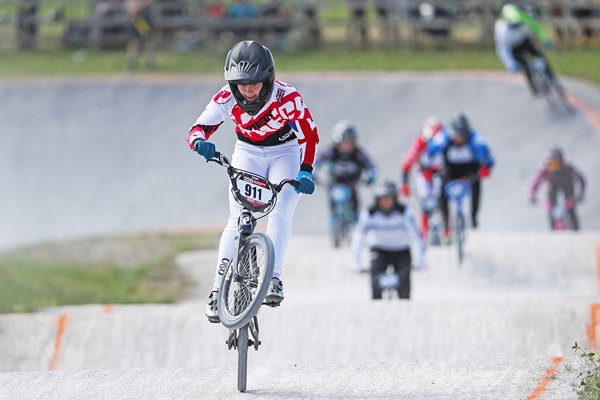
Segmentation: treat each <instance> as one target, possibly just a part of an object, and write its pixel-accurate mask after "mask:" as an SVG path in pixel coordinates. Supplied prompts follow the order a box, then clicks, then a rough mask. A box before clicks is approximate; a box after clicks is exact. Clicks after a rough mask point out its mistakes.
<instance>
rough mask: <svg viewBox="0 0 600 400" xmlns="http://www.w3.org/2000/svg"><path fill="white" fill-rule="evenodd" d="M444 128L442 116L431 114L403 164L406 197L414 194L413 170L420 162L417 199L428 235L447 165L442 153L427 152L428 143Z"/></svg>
mask: <svg viewBox="0 0 600 400" xmlns="http://www.w3.org/2000/svg"><path fill="white" fill-rule="evenodd" d="M443 127H444V125H443V123H442V121H441V120H440V119H439V118H438V117H436V116H430V117H428V118H427V119H426V120H425V122H424V123H423V129H422V130H421V132H420V133H419V135H418V136H417V137H416V138H415V140H414V141H413V143H412V144H411V146H410V148H409V149H408V151H407V152H406V155H405V156H404V161H403V163H402V186H401V188H400V193H401V194H402V195H403V196H406V197H408V196H410V186H409V180H410V170H411V169H412V166H413V165H414V164H416V163H418V164H419V172H418V174H417V175H416V177H415V186H416V189H417V190H416V192H417V198H418V200H419V204H420V206H421V234H422V235H423V237H425V238H426V237H427V235H428V232H429V217H430V216H431V213H432V212H433V211H434V210H435V209H436V208H437V202H438V198H439V196H440V188H441V180H440V177H439V175H438V174H439V172H440V171H441V170H442V167H443V165H444V161H443V158H442V156H441V154H440V153H437V154H433V155H432V154H431V153H429V152H427V151H426V150H427V143H429V141H430V140H431V139H432V138H433V137H434V136H435V135H436V134H437V133H438V132H440V131H441V130H442V128H443Z"/></svg>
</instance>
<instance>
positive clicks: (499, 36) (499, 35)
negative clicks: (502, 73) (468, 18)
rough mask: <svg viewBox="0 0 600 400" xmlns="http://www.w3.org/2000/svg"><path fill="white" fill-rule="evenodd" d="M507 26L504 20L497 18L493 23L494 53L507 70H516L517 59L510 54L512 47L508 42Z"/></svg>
mask: <svg viewBox="0 0 600 400" xmlns="http://www.w3.org/2000/svg"><path fill="white" fill-rule="evenodd" d="M507 30H508V27H507V25H506V22H505V21H502V20H498V21H496V24H495V25H494V44H495V45H496V55H497V56H498V58H499V59H500V61H502V64H504V66H505V67H506V69H507V70H509V71H516V70H517V61H516V60H515V58H514V57H513V55H512V48H511V46H510V43H508V35H507V33H508V32H507Z"/></svg>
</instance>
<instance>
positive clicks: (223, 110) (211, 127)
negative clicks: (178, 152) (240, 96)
mask: <svg viewBox="0 0 600 400" xmlns="http://www.w3.org/2000/svg"><path fill="white" fill-rule="evenodd" d="M233 102H234V100H233V96H232V95H231V92H230V91H229V90H228V89H227V88H226V87H224V88H223V89H221V91H220V92H219V93H217V94H216V95H215V96H214V97H213V98H212V100H211V101H210V102H209V103H208V105H207V106H206V108H205V109H204V111H203V112H202V114H200V116H199V117H198V119H196V122H195V123H194V125H193V126H192V128H191V129H190V132H189V133H188V139H187V140H188V145H189V146H190V148H191V149H193V148H194V144H195V143H196V141H197V140H208V139H209V138H210V136H211V135H212V134H213V133H215V132H216V130H217V129H218V128H219V126H221V124H222V123H223V121H225V119H226V118H227V116H228V114H229V112H228V110H229V109H230V108H228V107H231V106H232V103H233Z"/></svg>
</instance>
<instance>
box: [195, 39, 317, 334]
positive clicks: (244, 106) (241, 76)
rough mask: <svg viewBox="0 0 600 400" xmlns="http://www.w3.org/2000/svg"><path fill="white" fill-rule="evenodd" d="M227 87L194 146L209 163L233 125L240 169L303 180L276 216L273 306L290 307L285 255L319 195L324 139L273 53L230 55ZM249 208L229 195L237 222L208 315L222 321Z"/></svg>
mask: <svg viewBox="0 0 600 400" xmlns="http://www.w3.org/2000/svg"><path fill="white" fill-rule="evenodd" d="M225 80H226V81H227V85H225V86H224V87H223V88H221V90H220V91H219V92H218V93H217V94H216V95H215V96H214V97H213V98H212V100H211V101H210V102H209V103H208V105H207V106H206V109H205V110H204V111H203V112H202V114H200V116H199V117H198V119H197V120H196V122H195V123H194V125H193V126H192V128H191V130H190V132H189V134H188V145H189V146H190V148H191V149H192V150H194V151H195V152H197V153H198V154H200V155H201V156H202V157H204V158H206V159H207V160H209V159H211V158H213V156H214V154H215V151H216V148H215V145H214V144H213V143H211V142H210V141H209V139H210V137H211V135H212V134H213V133H215V132H216V131H217V129H218V128H219V126H221V124H222V123H223V122H224V121H225V119H227V118H229V119H231V120H232V121H233V122H234V124H235V132H236V134H237V138H238V140H237V142H236V144H235V150H234V151H233V155H232V157H231V165H232V166H234V167H235V168H238V169H242V170H245V171H248V172H252V173H255V174H258V175H260V176H264V177H266V178H267V179H269V180H270V181H272V182H280V181H282V180H283V179H294V178H295V179H296V180H297V181H298V183H299V186H298V188H297V189H292V188H291V187H290V186H285V187H284V188H283V189H282V190H281V192H279V196H278V198H277V204H276V205H275V207H274V208H273V211H272V212H271V213H270V214H269V219H268V226H267V235H268V236H269V238H270V239H271V240H272V241H273V247H274V250H275V267H274V270H273V277H272V278H271V283H270V285H269V290H268V292H267V295H266V297H265V303H266V304H267V305H269V306H273V307H274V306H278V305H279V304H280V303H281V302H282V301H283V298H284V296H283V283H282V281H281V279H280V277H281V272H282V268H283V256H284V254H285V250H286V248H287V244H288V241H289V239H290V236H291V234H292V220H293V217H294V211H295V209H296V205H297V204H298V200H299V199H300V193H305V194H312V193H313V192H314V190H315V184H314V182H313V179H312V170H313V163H314V158H315V155H316V151H317V143H318V142H319V136H318V134H317V127H316V125H315V123H314V121H313V119H312V115H311V113H310V111H309V110H308V108H307V107H306V105H305V104H304V100H303V99H302V96H301V95H300V93H298V91H297V90H296V89H295V88H294V87H293V86H290V85H288V84H287V83H284V82H281V81H277V80H275V61H274V59H273V55H272V54H271V50H269V49H268V48H267V47H265V46H263V45H261V44H260V43H258V42H255V41H252V40H246V41H242V42H240V43H238V44H236V45H235V46H233V47H232V48H231V50H229V53H227V57H226V59H225ZM241 208H242V207H241V206H240V205H239V204H238V203H237V202H236V201H235V199H234V197H233V195H232V194H231V193H229V219H228V220H227V226H226V227H225V229H224V230H223V234H222V235H221V241H220V242H219V257H218V260H217V263H216V271H215V280H214V283H213V289H212V291H211V292H210V294H209V296H208V302H207V305H206V316H207V318H208V320H209V321H210V322H215V323H216V322H219V314H218V310H217V299H218V295H219V290H220V288H221V284H222V282H223V274H224V273H225V270H226V269H227V266H228V264H229V263H230V262H231V260H232V258H233V254H232V253H233V245H234V238H235V236H236V234H237V226H238V224H237V223H238V218H239V216H240V212H241Z"/></svg>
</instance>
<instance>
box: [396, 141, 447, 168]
mask: <svg viewBox="0 0 600 400" xmlns="http://www.w3.org/2000/svg"><path fill="white" fill-rule="evenodd" d="M426 150H427V142H426V141H425V139H423V137H422V136H421V135H419V136H417V138H416V139H415V140H414V142H413V143H412V144H411V146H410V148H409V149H408V151H407V153H406V156H405V157H404V162H403V163H402V172H403V173H408V172H409V171H410V169H411V168H412V166H413V164H414V163H415V162H417V160H418V162H419V166H420V167H421V170H423V171H428V170H429V171H431V172H433V173H435V172H439V171H440V170H441V169H442V167H443V165H444V160H443V158H442V157H440V156H439V155H437V154H436V155H432V154H428V152H427V151H426Z"/></svg>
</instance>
